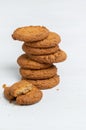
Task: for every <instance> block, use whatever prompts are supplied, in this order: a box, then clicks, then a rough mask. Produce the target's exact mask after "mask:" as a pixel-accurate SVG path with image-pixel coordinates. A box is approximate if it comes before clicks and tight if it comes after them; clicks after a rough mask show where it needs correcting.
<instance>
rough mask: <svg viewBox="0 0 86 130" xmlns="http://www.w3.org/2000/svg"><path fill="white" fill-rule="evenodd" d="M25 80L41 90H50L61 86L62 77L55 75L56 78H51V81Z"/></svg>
mask: <svg viewBox="0 0 86 130" xmlns="http://www.w3.org/2000/svg"><path fill="white" fill-rule="evenodd" d="M22 79H25V78H22ZM25 80H27V81H28V82H31V83H32V84H33V85H35V86H36V87H37V88H39V89H49V88H53V87H55V86H56V85H58V84H59V82H60V77H59V76H58V75H55V76H54V77H52V78H49V79H43V80H29V79H25Z"/></svg>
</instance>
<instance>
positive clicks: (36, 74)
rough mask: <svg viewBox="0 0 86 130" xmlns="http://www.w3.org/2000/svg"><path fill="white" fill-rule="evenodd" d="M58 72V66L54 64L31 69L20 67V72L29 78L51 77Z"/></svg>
mask: <svg viewBox="0 0 86 130" xmlns="http://www.w3.org/2000/svg"><path fill="white" fill-rule="evenodd" d="M56 73H57V68H56V67H55V66H54V65H52V66H51V67H49V68H47V69H41V70H30V69H23V68H20V74H21V76H22V77H24V78H27V79H47V78H51V77H53V76H54V75H56Z"/></svg>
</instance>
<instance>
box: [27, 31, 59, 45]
mask: <svg viewBox="0 0 86 130" xmlns="http://www.w3.org/2000/svg"><path fill="white" fill-rule="evenodd" d="M60 41H61V38H60V36H59V35H58V34H57V33H55V32H49V35H48V37H47V38H46V39H44V40H41V41H36V42H32V43H30V42H27V43H26V44H27V45H28V46H29V47H35V48H48V47H54V46H56V45H57V44H58V43H60Z"/></svg>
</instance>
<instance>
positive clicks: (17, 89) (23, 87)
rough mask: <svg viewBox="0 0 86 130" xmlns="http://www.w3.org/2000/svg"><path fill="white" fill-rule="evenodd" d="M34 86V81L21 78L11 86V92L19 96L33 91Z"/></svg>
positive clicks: (14, 95)
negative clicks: (30, 81)
mask: <svg viewBox="0 0 86 130" xmlns="http://www.w3.org/2000/svg"><path fill="white" fill-rule="evenodd" d="M32 87H33V85H32V83H29V82H27V81H26V80H21V81H19V82H16V83H14V84H13V85H12V86H11V87H10V93H11V95H12V96H13V97H17V96H19V95H22V94H26V93H27V92H29V91H31V89H32Z"/></svg>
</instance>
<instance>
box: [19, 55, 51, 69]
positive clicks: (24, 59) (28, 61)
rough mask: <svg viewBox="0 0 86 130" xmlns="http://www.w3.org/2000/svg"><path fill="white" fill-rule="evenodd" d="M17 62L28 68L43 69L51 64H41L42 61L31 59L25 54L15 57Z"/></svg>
mask: <svg viewBox="0 0 86 130" xmlns="http://www.w3.org/2000/svg"><path fill="white" fill-rule="evenodd" d="M17 63H18V64H19V66H21V67H22V68H28V69H45V68H49V67H50V66H52V64H42V63H39V62H36V61H33V60H31V59H30V58H29V57H28V56H27V55H26V54H23V55H21V56H19V58H18V59H17Z"/></svg>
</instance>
